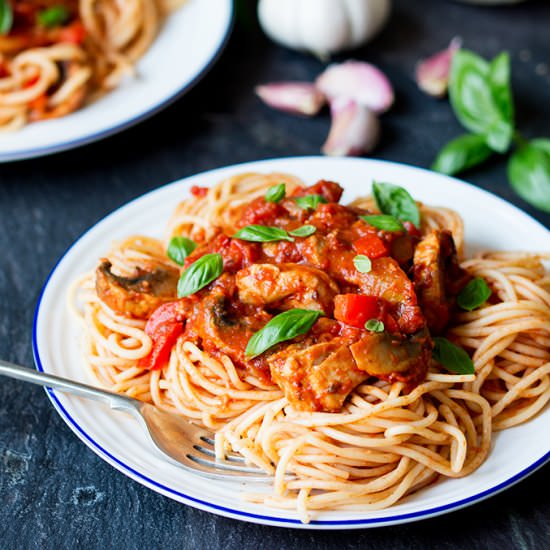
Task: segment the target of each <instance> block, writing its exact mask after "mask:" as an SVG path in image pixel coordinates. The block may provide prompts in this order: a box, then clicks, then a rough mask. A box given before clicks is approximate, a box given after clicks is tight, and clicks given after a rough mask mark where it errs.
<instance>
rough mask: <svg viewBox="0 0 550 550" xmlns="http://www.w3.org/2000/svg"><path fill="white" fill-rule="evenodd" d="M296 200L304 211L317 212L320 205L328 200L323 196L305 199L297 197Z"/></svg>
mask: <svg viewBox="0 0 550 550" xmlns="http://www.w3.org/2000/svg"><path fill="white" fill-rule="evenodd" d="M294 200H295V201H296V204H297V205H298V206H299V207H300V208H303V209H304V210H317V207H318V206H319V205H320V204H325V203H326V202H327V199H325V197H323V195H304V196H303V197H295V198H294Z"/></svg>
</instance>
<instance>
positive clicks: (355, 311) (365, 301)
mask: <svg viewBox="0 0 550 550" xmlns="http://www.w3.org/2000/svg"><path fill="white" fill-rule="evenodd" d="M379 314H380V307H379V305H378V298H376V296H364V295H362V294H338V295H337V296H336V297H335V298H334V318H335V319H336V320H338V321H341V322H342V323H345V324H347V325H351V326H352V327H357V328H364V327H365V323H366V322H367V321H368V320H370V319H376V318H377V317H378V316H379Z"/></svg>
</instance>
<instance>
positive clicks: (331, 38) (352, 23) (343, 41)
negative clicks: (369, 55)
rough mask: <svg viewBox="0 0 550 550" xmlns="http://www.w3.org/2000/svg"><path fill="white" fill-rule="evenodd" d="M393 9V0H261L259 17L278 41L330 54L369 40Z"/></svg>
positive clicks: (265, 27) (317, 53) (286, 44)
mask: <svg viewBox="0 0 550 550" xmlns="http://www.w3.org/2000/svg"><path fill="white" fill-rule="evenodd" d="M390 9H391V0H260V2H259V4H258V19H259V22H260V25H261V27H262V29H263V30H264V32H265V33H266V34H267V35H268V36H269V37H270V38H271V39H272V40H274V41H275V42H278V43H279V44H282V45H283V46H286V47H288V48H292V49H296V50H307V51H310V52H312V53H314V54H316V55H318V56H319V57H328V56H329V55H330V54H332V53H336V52H340V51H342V50H348V49H352V48H357V47H358V46H361V45H362V44H365V43H367V42H368V41H369V40H370V39H372V38H373V37H374V36H375V35H376V34H377V33H378V32H379V31H380V30H381V28H382V26H383V25H384V23H385V22H386V20H387V18H388V16H389V13H390Z"/></svg>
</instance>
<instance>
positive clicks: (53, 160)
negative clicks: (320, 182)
mask: <svg viewBox="0 0 550 550" xmlns="http://www.w3.org/2000/svg"><path fill="white" fill-rule="evenodd" d="M245 4H246V2H245ZM395 4H396V6H395V10H394V15H393V19H392V21H391V24H390V25H389V26H388V27H387V29H386V30H385V31H384V32H383V34H382V35H381V36H380V37H379V38H378V39H377V40H376V41H375V42H373V43H372V44H371V45H369V46H368V47H366V48H365V49H364V50H361V51H359V52H356V53H354V57H357V58H361V59H368V60H370V61H372V62H374V63H376V64H378V65H379V66H380V67H381V68H383V70H385V71H386V72H387V74H388V75H389V76H390V78H391V80H392V82H393V83H394V85H395V88H396V91H397V103H396V106H395V107H394V108H393V109H392V111H391V112H390V113H388V114H387V115H385V116H384V135H383V142H382V144H381V146H380V147H379V149H378V150H377V152H376V155H375V156H376V158H383V159H388V160H394V161H401V162H406V163H410V164H415V165H419V166H427V165H429V163H430V161H431V160H432V159H433V157H434V155H435V153H436V151H437V150H438V148H439V147H440V146H441V145H442V144H443V143H444V142H446V141H447V140H448V139H450V138H452V137H454V136H455V135H457V134H458V133H459V132H460V128H459V126H458V124H457V123H456V121H455V119H454V117H453V115H452V113H451V110H450V108H449V106H448V104H447V103H446V102H444V101H442V102H437V101H435V100H432V99H430V98H428V97H425V96H424V95H422V94H421V93H420V92H419V91H418V90H417V89H416V86H415V84H414V82H413V80H412V79H411V75H412V73H413V68H414V65H415V62H416V60H417V58H418V57H419V56H422V55H425V54H429V53H431V52H433V51H434V50H436V49H438V48H441V47H442V46H444V45H445V44H446V43H447V42H448V41H449V39H450V38H451V37H452V36H453V35H456V34H459V35H461V36H462V37H463V38H464V40H465V44H466V46H467V47H470V48H472V49H474V50H477V51H479V52H480V53H482V54H484V55H486V56H491V55H494V54H496V53H497V52H499V51H501V50H503V49H508V50H509V51H510V53H511V56H512V60H513V84H514V90H515V94H516V97H517V104H518V119H519V125H520V127H521V128H522V129H523V130H524V132H525V134H526V135H527V136H530V137H533V136H538V135H546V136H548V135H550V7H549V6H548V3H547V2H545V1H544V0H541V1H539V2H529V3H527V4H525V5H522V6H518V7H510V8H500V9H494V8H493V9H491V8H476V7H472V6H464V5H459V4H455V3H451V2H446V1H443V0H431V1H428V0H422V1H420V2H411V1H410V0H408V1H407V0H401V1H396V2H395ZM321 68H322V65H321V63H320V62H319V61H317V60H316V59H313V58H309V57H305V56H303V55H300V54H297V53H293V52H290V51H286V50H283V49H281V48H278V47H276V46H274V45H272V44H270V43H269V42H268V41H267V40H266V39H264V38H263V37H262V36H261V34H259V33H258V32H257V31H254V29H253V28H250V27H249V28H248V29H247V28H246V26H243V25H242V24H239V25H237V27H236V29H235V32H234V34H233V37H232V38H231V40H230V42H229V45H228V47H227V50H226V51H225V53H224V54H223V56H222V58H221V59H220V61H219V63H218V64H217V65H216V66H215V67H214V69H213V70H212V71H211V73H210V74H209V75H208V76H207V77H206V78H205V79H204V80H203V81H202V83H200V84H199V85H198V86H197V87H196V88H195V89H194V90H193V91H192V92H191V93H190V94H189V95H187V96H186V97H185V98H183V99H181V100H180V101H178V102H177V103H176V104H175V105H173V106H172V107H170V108H169V109H167V110H166V111H164V112H163V113H161V114H159V115H158V116H156V117H155V118H153V119H152V120H149V121H147V122H144V123H142V124H141V125H139V126H138V127H136V128H133V129H131V130H128V131H126V132H124V133H122V134H120V135H118V136H115V137H112V138H110V139H107V140H105V141H103V142H101V143H97V144H94V145H90V146H87V147H84V148H81V149H79V150H76V151H72V152H67V153H63V154H59V155H55V156H52V157H49V158H44V159H38V160H32V161H24V162H18V163H13V164H8V165H2V166H0V250H1V251H2V253H1V254H0V356H1V357H3V358H5V359H8V360H11V361H14V362H18V363H21V364H24V365H28V366H31V365H32V354H31V328H32V317H33V311H34V307H35V304H36V301H37V299H38V296H39V292H40V289H41V286H42V284H43V282H44V281H45V279H46V277H47V275H48V273H49V271H50V270H51V269H52V267H53V266H54V264H55V262H56V261H57V259H58V258H59V257H60V255H61V254H62V253H63V252H64V250H65V249H66V248H67V247H68V246H69V245H70V244H71V243H72V242H73V241H74V240H75V239H76V238H77V237H78V236H79V235H80V234H81V233H82V232H83V231H84V230H86V229H87V228H88V227H90V226H91V225H93V224H94V223H95V222H96V221H97V220H99V219H100V218H102V217H103V216H105V215H106V214H107V213H109V212H110V211H111V210H113V209H114V208H116V207H118V206H120V205H122V204H123V203H125V202H126V201H128V200H130V199H132V198H134V197H136V196H138V195H140V194H142V193H144V192H146V191H149V190H151V189H154V188H155V187H158V186H160V185H162V184H164V183H167V182H169V181H171V180H174V179H177V178H180V177H184V176H187V175H190V174H193V173H196V172H200V171H203V170H208V169H211V168H215V167H219V166H223V165H227V164H232V163H237V162H243V161H249V160H255V159H262V158H269V157H279V156H290V155H308V154H316V153H318V151H319V147H320V145H321V143H322V141H323V139H324V137H325V135H326V133H327V130H328V125H329V120H328V115H327V114H324V115H323V116H320V117H318V118H315V119H312V120H303V119H299V118H293V117H290V116H286V115H282V114H279V113H275V112H273V111H270V110H268V109H267V108H265V107H263V106H262V105H260V104H259V102H258V101H257V100H256V98H255V97H254V96H253V94H252V93H251V90H252V87H253V85H254V84H256V83H258V82H262V81H269V80H278V79H306V80H308V79H312V78H313V77H315V75H316V74H317V73H318V72H319V71H320V70H321ZM466 179H468V180H469V181H471V182H473V183H475V184H477V185H479V186H480V187H483V188H486V189H489V190H490V191H492V192H494V193H496V194H497V195H500V196H502V197H504V198H506V199H508V200H510V201H511V202H513V203H515V204H516V205H518V206H519V207H520V208H523V209H524V210H526V211H527V212H528V213H530V214H531V215H533V216H534V217H535V218H537V219H538V220H539V221H541V222H542V223H544V224H546V226H550V216H549V215H545V214H542V213H540V212H537V211H535V210H534V209H533V208H531V207H529V206H527V205H526V204H525V203H524V202H522V201H521V200H520V199H518V198H517V197H516V196H515V195H514V194H513V192H512V191H511V189H510V188H509V187H508V185H507V183H506V180H505V163H504V162H503V161H502V160H501V159H497V160H495V161H493V162H491V163H489V164H488V165H487V166H485V167H483V168H480V169H478V170H475V171H471V172H470V173H469V174H467V176H466ZM488 215H490V213H488ZM512 458H513V457H511V459H512ZM549 473H550V470H549V468H548V467H546V468H543V469H542V470H539V471H538V472H537V473H535V474H534V475H532V476H531V477H530V478H528V479H526V480H525V481H523V482H522V483H521V484H519V485H517V486H515V487H513V488H512V489H510V490H508V491H506V492H505V493H503V494H500V495H498V496H496V497H494V498H491V499H490V500H488V501H485V502H483V503H481V504H477V505H474V506H472V507H471V508H468V509H465V510H462V511H459V512H455V513H453V514H450V515H447V516H443V517H439V518H435V519H431V520H426V521H424V522H420V523H417V524H408V525H403V526H399V527H389V528H381V529H376V530H363V531H353V532H347V533H338V532H305V531H298V530H291V529H287V530H283V529H277V528H269V527H263V526H257V525H251V524H245V523H240V522H237V521H233V520H229V519H224V518H220V517H216V516H214V515H211V514H208V513H205V512H201V511H198V510H194V509H192V508H189V507H187V506H184V505H180V504H178V503H176V502H173V501H171V500H169V499H167V498H165V497H162V496H160V495H157V494H156V493H153V492H152V491H150V490H148V489H146V488H144V487H142V486H141V485H138V484H137V483H135V482H134V481H131V480H130V479H129V478H127V477H125V476H123V475H122V474H120V473H118V472H117V471H115V470H114V469H113V468H111V467H110V466H109V465H107V464H106V463H105V462H103V461H102V460H101V459H99V458H98V457H97V456H96V455H95V454H93V453H92V452H91V451H90V450H89V449H88V448H87V447H85V446H84V445H83V444H81V443H80V442H79V441H78V440H77V438H76V437H75V436H74V435H73V434H72V433H71V432H70V430H69V429H68V428H67V427H66V426H65V424H64V423H63V421H62V420H61V419H60V417H59V416H58V415H57V413H56V412H55V411H54V409H53V408H52V406H51V405H50V403H49V401H48V400H47V398H46V396H45V394H44V391H43V390H42V389H39V388H36V387H32V386H29V385H25V384H23V383H18V382H15V381H11V380H8V379H3V380H2V383H1V384H0V502H1V503H2V505H1V506H0V547H2V548H6V549H20V548H25V549H26V548H33V549H34V548H36V549H48V548H76V547H79V548H115V547H116V548H136V549H137V548H172V547H174V548H189V549H195V548H224V549H232V548H297V547H300V548H303V549H306V548H315V549H317V550H320V549H325V548H360V547H367V546H368V547H371V548H377V549H378V550H384V549H399V548H407V549H421V548H426V547H432V546H433V547H435V548H479V547H483V546H485V547H489V548H493V547H495V548H500V549H507V548H510V549H523V550H527V549H542V548H548V547H549V544H550V543H549V541H550V523H549V518H550V496H549V492H548V487H549V484H548V482H549Z"/></svg>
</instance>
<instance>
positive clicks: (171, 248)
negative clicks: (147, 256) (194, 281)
mask: <svg viewBox="0 0 550 550" xmlns="http://www.w3.org/2000/svg"><path fill="white" fill-rule="evenodd" d="M195 248H197V243H196V242H195V241H192V240H191V239H188V238H187V237H172V238H171V239H170V243H169V244H168V250H167V252H166V253H167V254H168V257H169V258H170V259H171V260H172V261H173V262H176V263H177V264H178V265H183V264H184V262H185V258H187V256H189V254H191V252H193V250H195Z"/></svg>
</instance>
